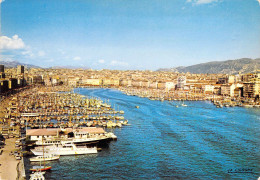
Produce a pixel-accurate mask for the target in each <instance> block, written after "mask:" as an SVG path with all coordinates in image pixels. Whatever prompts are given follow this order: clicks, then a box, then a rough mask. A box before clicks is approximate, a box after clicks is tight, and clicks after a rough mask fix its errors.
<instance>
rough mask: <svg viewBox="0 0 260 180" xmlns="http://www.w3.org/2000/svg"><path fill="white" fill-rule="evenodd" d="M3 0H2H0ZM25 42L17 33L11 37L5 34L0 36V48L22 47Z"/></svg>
mask: <svg viewBox="0 0 260 180" xmlns="http://www.w3.org/2000/svg"><path fill="white" fill-rule="evenodd" d="M2 2H3V1H2ZM23 48H25V44H24V42H23V40H22V39H21V38H19V37H18V35H14V36H13V37H12V38H9V37H7V36H0V49H7V50H9V49H23Z"/></svg>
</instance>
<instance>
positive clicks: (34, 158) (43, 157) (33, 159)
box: [30, 154, 60, 162]
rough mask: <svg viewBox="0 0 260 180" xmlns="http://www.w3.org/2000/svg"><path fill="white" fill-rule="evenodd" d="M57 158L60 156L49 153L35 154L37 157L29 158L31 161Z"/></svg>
mask: <svg viewBox="0 0 260 180" xmlns="http://www.w3.org/2000/svg"><path fill="white" fill-rule="evenodd" d="M59 158H60V156H59V155H54V154H50V155H45V156H37V157H33V158H30V161H31V162H40V161H53V160H58V159H59Z"/></svg>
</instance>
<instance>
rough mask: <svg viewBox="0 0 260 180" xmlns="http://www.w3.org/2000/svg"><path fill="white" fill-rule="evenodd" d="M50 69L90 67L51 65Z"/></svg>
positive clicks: (84, 67) (83, 67) (82, 67)
mask: <svg viewBox="0 0 260 180" xmlns="http://www.w3.org/2000/svg"><path fill="white" fill-rule="evenodd" d="M49 69H84V70H85V69H90V68H89V67H86V66H70V65H68V66H53V67H50V68H49Z"/></svg>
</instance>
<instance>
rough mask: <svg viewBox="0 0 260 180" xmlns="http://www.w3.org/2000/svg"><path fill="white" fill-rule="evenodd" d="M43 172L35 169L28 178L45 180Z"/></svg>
mask: <svg viewBox="0 0 260 180" xmlns="http://www.w3.org/2000/svg"><path fill="white" fill-rule="evenodd" d="M44 174H45V172H41V171H36V172H35V173H33V174H31V175H30V176H31V177H30V180H45V177H44V176H43V175H44Z"/></svg>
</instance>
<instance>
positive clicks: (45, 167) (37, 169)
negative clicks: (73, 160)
mask: <svg viewBox="0 0 260 180" xmlns="http://www.w3.org/2000/svg"><path fill="white" fill-rule="evenodd" d="M49 170H51V166H33V167H32V168H31V169H30V171H49Z"/></svg>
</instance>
